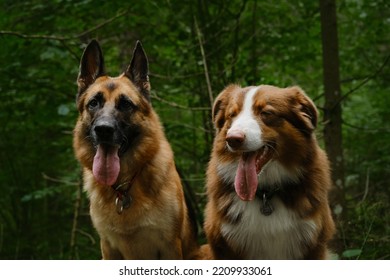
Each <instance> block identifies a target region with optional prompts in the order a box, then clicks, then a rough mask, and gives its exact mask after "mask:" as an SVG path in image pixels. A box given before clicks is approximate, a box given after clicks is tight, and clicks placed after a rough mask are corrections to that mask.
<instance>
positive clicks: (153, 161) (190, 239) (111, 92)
mask: <svg viewBox="0 0 390 280" xmlns="http://www.w3.org/2000/svg"><path fill="white" fill-rule="evenodd" d="M92 61H93V60H92ZM80 80H81V78H79V85H80ZM79 87H80V88H82V87H81V86H79ZM97 92H99V93H101V94H102V95H103V98H104V100H105V103H104V106H105V107H106V106H108V107H107V108H109V106H112V108H114V107H115V104H116V102H118V98H119V96H120V95H122V96H123V95H125V96H127V97H128V98H129V99H131V100H132V102H133V103H134V104H135V105H136V106H137V109H135V110H134V112H132V113H131V115H130V114H129V116H127V115H125V114H121V113H115V114H118V118H126V117H128V118H129V119H127V120H125V121H127V122H131V123H133V124H136V125H137V126H139V127H140V130H141V133H140V135H139V136H137V137H138V138H137V139H136V140H134V142H133V144H132V145H131V146H130V148H129V149H128V150H127V151H126V152H125V153H124V154H123V155H121V156H120V173H119V176H118V179H117V184H121V183H125V184H126V183H127V182H129V181H130V180H131V178H132V177H134V176H135V177H134V178H135V179H134V182H133V183H132V185H131V186H130V189H129V195H130V196H131V198H132V199H133V201H132V203H131V204H130V207H129V208H128V209H124V210H123V212H122V213H121V214H118V213H117V211H116V205H115V199H116V193H115V191H114V190H113V188H111V186H104V185H101V184H99V183H97V181H96V180H95V178H94V176H93V174H92V162H93V157H94V155H95V152H96V151H95V148H94V146H93V145H92V143H91V140H90V138H89V137H88V131H89V129H90V127H91V123H92V122H93V119H92V116H91V114H90V113H89V111H88V109H87V104H88V101H89V100H90V99H91V98H93V96H94V95H95V94H96V93H97ZM78 108H79V111H80V115H79V117H78V120H77V123H76V127H75V129H74V142H73V143H74V144H73V145H74V150H75V154H76V157H77V159H78V160H79V162H80V163H81V165H82V166H83V170H84V174H83V175H84V176H83V178H84V188H85V190H86V191H87V193H88V196H89V199H90V214H91V218H92V222H93V225H94V226H95V228H96V230H97V232H98V233H99V236H100V238H101V250H102V256H103V259H190V258H192V257H193V254H194V252H195V251H196V250H197V244H196V236H195V233H194V232H195V231H194V229H193V227H192V224H191V222H190V220H189V217H188V211H187V206H186V203H185V200H184V194H183V189H182V185H181V181H180V178H179V176H178V173H177V171H176V168H175V164H174V157H173V152H172V150H171V147H170V145H169V143H168V142H167V140H166V137H165V135H164V132H163V128H162V126H161V124H160V121H159V118H158V116H157V114H156V113H155V112H154V110H153V108H152V107H151V105H150V103H149V102H148V101H147V99H146V98H144V97H143V96H142V94H141V93H140V90H139V88H137V87H136V85H135V84H134V82H132V81H131V80H130V79H129V78H128V77H126V76H125V75H121V76H119V77H115V78H111V77H108V76H106V75H103V76H101V77H98V78H96V80H94V82H93V83H91V84H90V85H89V86H88V87H87V89H85V91H84V92H82V93H81V94H80V96H79V98H78ZM112 112H115V110H114V109H112ZM130 118H131V119H130Z"/></svg>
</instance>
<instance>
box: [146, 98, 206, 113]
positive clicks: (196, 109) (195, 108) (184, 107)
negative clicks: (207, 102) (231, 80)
mask: <svg viewBox="0 0 390 280" xmlns="http://www.w3.org/2000/svg"><path fill="white" fill-rule="evenodd" d="M151 97H152V99H156V100H157V101H159V102H161V103H164V104H167V105H169V106H171V107H173V108H177V109H182V110H190V111H209V110H210V108H209V107H187V106H183V105H180V104H177V103H175V102H172V101H168V100H165V99H163V98H161V97H159V96H157V94H153V95H151Z"/></svg>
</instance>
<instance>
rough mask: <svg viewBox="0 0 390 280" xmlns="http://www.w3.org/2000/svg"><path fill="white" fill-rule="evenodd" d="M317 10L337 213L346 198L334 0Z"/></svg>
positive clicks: (326, 129)
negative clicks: (318, 11)
mask: <svg viewBox="0 0 390 280" xmlns="http://www.w3.org/2000/svg"><path fill="white" fill-rule="evenodd" d="M320 13H321V34H322V59H323V82H324V91H325V106H324V125H325V126H324V140H325V149H326V152H327V154H328V157H329V161H330V164H331V167H332V180H333V191H332V193H331V197H330V200H331V205H332V208H333V210H335V212H336V214H338V215H339V214H341V213H342V212H340V211H342V210H344V209H345V207H344V201H345V200H344V160H343V147H342V108H341V102H340V100H341V89H340V74H339V51H338V37H337V15H336V1H335V0H320ZM340 206H341V207H342V208H340Z"/></svg>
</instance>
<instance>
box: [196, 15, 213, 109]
mask: <svg viewBox="0 0 390 280" xmlns="http://www.w3.org/2000/svg"><path fill="white" fill-rule="evenodd" d="M194 22H195V29H196V35H197V37H198V41H199V47H200V53H201V55H202V61H203V68H204V75H205V78H206V84H207V91H208V94H209V99H210V108H211V107H212V106H213V104H214V97H213V91H212V89H211V82H210V76H209V70H208V67H207V60H206V54H205V52H204V48H203V41H202V34H201V32H200V29H199V26H198V21H197V20H196V17H194Z"/></svg>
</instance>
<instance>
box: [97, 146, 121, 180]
mask: <svg viewBox="0 0 390 280" xmlns="http://www.w3.org/2000/svg"><path fill="white" fill-rule="evenodd" d="M118 149H119V147H117V146H104V145H98V147H97V152H96V155H95V157H94V158H93V165H92V173H93V176H94V177H95V180H96V181H97V182H98V183H99V184H101V185H105V186H112V185H114V184H115V182H116V180H117V178H118V175H119V170H120V163H119V157H118Z"/></svg>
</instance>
